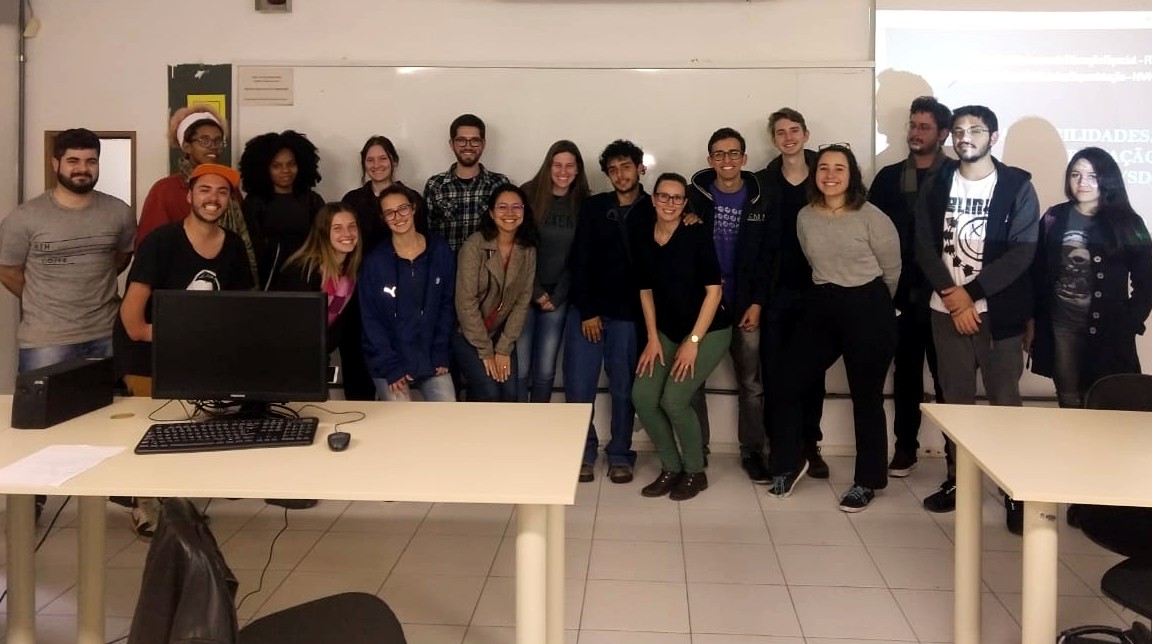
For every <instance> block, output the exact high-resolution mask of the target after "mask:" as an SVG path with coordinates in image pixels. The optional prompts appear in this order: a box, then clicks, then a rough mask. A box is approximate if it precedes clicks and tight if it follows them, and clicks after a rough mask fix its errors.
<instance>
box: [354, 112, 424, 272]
mask: <svg viewBox="0 0 1152 644" xmlns="http://www.w3.org/2000/svg"><path fill="white" fill-rule="evenodd" d="M399 166H400V155H399V154H398V153H397V152H396V146H395V145H393V144H392V140H391V139H389V138H388V137H386V136H380V135H378V134H377V135H375V136H371V137H369V138H368V140H367V141H365V142H364V146H363V147H362V148H360V179H361V181H364V185H362V186H360V187H359V188H356V189H354V190H349V191H348V194H346V195H344V199H343V200H342V201H343V202H344V203H346V204H348V205H349V206H352V207H353V208H354V209H355V210H356V219H357V221H358V222H359V223H360V238H361V239H362V240H363V244H364V253H365V257H367V256H368V255H369V254H371V252H372V249H374V248H376V244H377V243H378V242H380V241H381V240H382V239H383V238H386V237H388V226H387V225H386V222H384V221H383V220H381V219H380V193H381V192H383V191H384V189H385V188H388V187H389V186H392V185H394V184H398V185H404V184H403V183H401V182H400V181H397V180H396V179H395V178H394V175H395V172H396V168H398V167H399ZM415 205H416V206H419V204H415Z"/></svg>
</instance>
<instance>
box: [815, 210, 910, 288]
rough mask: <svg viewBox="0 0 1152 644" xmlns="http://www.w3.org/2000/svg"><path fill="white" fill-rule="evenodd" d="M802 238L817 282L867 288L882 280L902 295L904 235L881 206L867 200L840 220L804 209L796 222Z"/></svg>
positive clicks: (838, 217) (841, 216)
mask: <svg viewBox="0 0 1152 644" xmlns="http://www.w3.org/2000/svg"><path fill="white" fill-rule="evenodd" d="M796 235H797V236H798V237H799V238H800V247H801V248H802V249H803V250H804V255H805V256H806V257H807V258H808V263H809V264H811V265H812V281H813V282H815V283H817V284H837V285H839V286H863V285H864V284H867V283H868V282H871V281H872V280H874V279H876V278H877V277H882V278H884V284H885V285H886V286H887V287H888V294H889V295H895V294H896V284H897V282H899V281H900V237H899V235H898V234H897V233H896V226H894V225H893V224H892V220H891V219H889V218H888V216H887V215H885V214H884V213H883V212H881V210H880V209H879V208H877V207H876V206H873V205H872V204H870V203H868V202H864V205H863V206H861V207H860V209H859V210H856V211H852V212H848V213H844V214H842V215H838V216H832V215H826V214H822V213H820V212H819V211H817V210H816V209H815V208H813V207H812V206H804V207H803V208H801V209H800V215H799V217H798V218H797V221H796Z"/></svg>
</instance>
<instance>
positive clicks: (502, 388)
mask: <svg viewBox="0 0 1152 644" xmlns="http://www.w3.org/2000/svg"><path fill="white" fill-rule="evenodd" d="M452 355H453V356H455V357H456V364H457V366H458V367H459V369H460V373H459V375H461V376H463V377H464V389H465V391H466V397H467V400H468V402H516V377H515V376H514V375H512V376H509V377H508V379H507V380H505V381H504V382H496V381H495V380H493V379H492V378H490V377H488V374H487V373H486V372H485V371H484V361H483V360H481V359H480V354H479V353H477V352H476V347H474V346H472V344H471V343H470V342H468V340H467V339H466V338H465V337H464V336H463V335H462V334H460V332H456V333H454V334H452ZM509 371H510V372H511V373H512V374H515V373H516V350H515V349H513V350H512V368H511V369H509Z"/></svg>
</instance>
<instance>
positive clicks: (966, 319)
mask: <svg viewBox="0 0 1152 644" xmlns="http://www.w3.org/2000/svg"><path fill="white" fill-rule="evenodd" d="M952 324H953V325H955V327H956V332H957V333H959V334H960V335H976V334H977V333H979V332H980V314H979V313H978V312H977V311H976V307H975V306H969V307H968V308H966V309H961V310H960V311H958V312H956V313H953V314H952Z"/></svg>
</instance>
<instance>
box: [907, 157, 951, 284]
mask: <svg viewBox="0 0 1152 644" xmlns="http://www.w3.org/2000/svg"><path fill="white" fill-rule="evenodd" d="M937 183H938V181H937V179H936V177H935V175H932V176H931V177H930V178H929V179H928V180H927V181H926V182H925V189H924V190H921V191H920V196H919V197H917V198H916V212H915V214H914V216H915V218H916V223H915V225H914V226H913V230H914V233H915V236H914V240H915V253H916V264H917V265H918V266H919V267H920V270H921V271H923V272H924V277H925V278H927V280H928V283H929V284H931V285H932V290H934V291H937V292H940V291H943V290H944V289H947V288H951V287H954V286H956V283H955V282H954V281H952V274H951V273H950V272H949V271H948V267H947V266H945V265H944V260H943V259H941V257H940V249H938V248H937V247H936V235H937V234H940V232H941V231H940V230H937V228H939V226H938V225H937V222H936V219H935V218H934V217H933V216H932V212H931V209H932V207H933V206H932V196H933V195H934V194H935V191H936V189H937Z"/></svg>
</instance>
